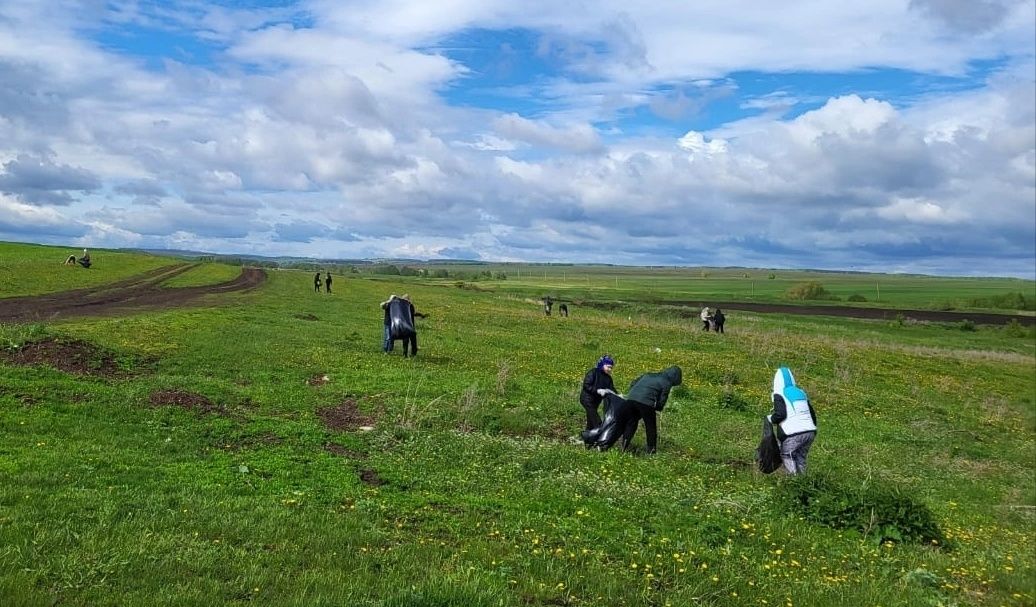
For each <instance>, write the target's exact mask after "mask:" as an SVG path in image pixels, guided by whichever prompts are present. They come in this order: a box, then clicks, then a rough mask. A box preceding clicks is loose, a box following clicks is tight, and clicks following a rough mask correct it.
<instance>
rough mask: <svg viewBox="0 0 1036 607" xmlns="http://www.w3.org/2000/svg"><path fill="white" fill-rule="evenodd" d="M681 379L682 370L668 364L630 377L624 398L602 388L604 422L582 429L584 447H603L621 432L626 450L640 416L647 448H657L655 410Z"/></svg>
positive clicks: (657, 410)
mask: <svg viewBox="0 0 1036 607" xmlns="http://www.w3.org/2000/svg"><path fill="white" fill-rule="evenodd" d="M682 382H683V371H682V370H681V369H680V367H677V366H672V367H669V368H668V369H665V370H664V371H659V372H658V373H645V374H643V375H641V376H640V377H638V378H637V379H635V380H633V383H632V384H630V389H629V393H628V394H627V395H626V397H625V398H623V397H621V396H619V395H617V394H615V393H613V392H609V391H606V390H601V391H600V392H601V393H602V394H601V395H602V396H604V397H605V398H607V399H608V405H609V406H608V407H607V408H606V412H607V413H606V414H605V419H604V422H603V423H602V424H601V425H600V427H598V428H596V429H594V430H587V431H585V432H583V441H584V442H585V443H586V445H587V446H588V447H597V448H598V449H599V450H600V451H607V450H608V449H610V448H611V447H612V445H614V444H615V443H616V441H618V440H619V436H620V435H621V436H622V449H623V450H624V451H627V450H629V446H630V441H632V440H633V435H634V434H636V432H637V426H638V425H640V420H644V432H645V434H646V435H647V452H648V453H654V452H655V451H656V450H657V449H658V422H657V414H658V412H660V411H662V409H664V408H665V405H666V402H667V401H668V400H669V391H670V390H672V389H673V387H674V386H679V385H680V384H681V383H682Z"/></svg>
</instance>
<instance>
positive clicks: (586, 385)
mask: <svg viewBox="0 0 1036 607" xmlns="http://www.w3.org/2000/svg"><path fill="white" fill-rule="evenodd" d="M614 367H615V360H614V359H613V358H612V357H611V356H609V355H607V354H605V355H604V356H602V357H601V358H599V359H597V364H596V365H595V366H594V368H593V369H590V370H589V371H587V372H586V376H585V377H583V388H582V390H580V391H579V404H580V405H583V409H585V410H586V429H587V430H593V429H594V428H596V427H598V426H600V425H601V416H600V415H598V413H597V407H599V406H601V401H602V400H604V396H603V395H602V394H601V393H600V391H601V390H606V391H608V392H615V382H614V381H612V368H614Z"/></svg>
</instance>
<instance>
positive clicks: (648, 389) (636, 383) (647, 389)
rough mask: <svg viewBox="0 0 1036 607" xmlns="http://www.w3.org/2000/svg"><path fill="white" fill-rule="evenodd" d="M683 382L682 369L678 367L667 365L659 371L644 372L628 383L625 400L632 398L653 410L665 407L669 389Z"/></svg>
mask: <svg viewBox="0 0 1036 607" xmlns="http://www.w3.org/2000/svg"><path fill="white" fill-rule="evenodd" d="M681 382H683V371H681V370H680V367H677V366H673V367H669V368H668V369H666V370H665V371H662V372H660V373H645V374H643V375H641V376H640V377H638V378H637V379H635V380H633V383H632V384H630V389H629V393H628V394H627V395H626V400H632V401H634V402H638V403H640V404H642V405H647V406H648V407H651V408H652V409H654V410H655V411H661V410H662V409H664V408H665V404H666V401H668V400H669V391H670V390H672V389H673V386H679V385H680V383H681Z"/></svg>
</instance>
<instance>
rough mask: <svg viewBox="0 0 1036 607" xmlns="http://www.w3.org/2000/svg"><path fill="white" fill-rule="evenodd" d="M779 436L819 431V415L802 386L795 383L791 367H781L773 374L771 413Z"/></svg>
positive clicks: (784, 437)
mask: <svg viewBox="0 0 1036 607" xmlns="http://www.w3.org/2000/svg"><path fill="white" fill-rule="evenodd" d="M770 422H771V423H772V424H773V429H774V433H775V434H776V435H777V438H778V439H780V440H782V441H783V440H784V439H786V438H788V437H789V436H795V435H796V434H804V433H806V432H816V431H817V415H816V412H815V411H814V410H813V407H812V406H811V405H810V403H809V397H808V396H806V393H805V392H804V391H803V390H802V388H800V387H798V386H797V385H795V376H793V375H792V374H791V369H789V368H787V367H781V368H779V369H777V372H776V373H775V374H774V376H773V413H772V414H770Z"/></svg>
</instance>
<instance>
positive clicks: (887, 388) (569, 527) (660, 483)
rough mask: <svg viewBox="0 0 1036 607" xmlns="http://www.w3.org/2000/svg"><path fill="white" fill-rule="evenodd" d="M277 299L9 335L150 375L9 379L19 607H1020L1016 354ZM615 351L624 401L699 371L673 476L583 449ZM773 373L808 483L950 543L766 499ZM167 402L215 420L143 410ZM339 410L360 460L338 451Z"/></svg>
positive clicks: (7, 333) (1023, 530)
mask: <svg viewBox="0 0 1036 607" xmlns="http://www.w3.org/2000/svg"><path fill="white" fill-rule="evenodd" d="M163 261H164V260H163ZM141 263H142V264H143V262H141ZM195 271H197V272H199V274H197V275H196V276H205V277H207V278H206V280H208V279H210V278H211V279H212V280H216V278H217V277H218V276H219V275H220V272H223V270H221V269H217V268H212V269H203V268H199V269H198V270H193V271H192V272H191V273H193V272H195ZM269 275H270V280H269V282H268V283H267V284H266V285H264V286H263V287H262V288H261V289H259V290H256V291H252V292H248V293H243V294H230V295H227V296H225V297H223V298H222V299H221V301H222V302H223V303H224V304H225V305H223V306H221V307H214V308H189V309H183V310H174V311H167V312H151V313H147V314H140V315H135V316H127V317H122V318H103V319H96V318H94V319H81V320H68V321H64V322H62V323H55V324H52V325H46V326H43V325H31V326H4V327H0V347H5V345H6V346H7V347H9V345H10V344H18V343H23V342H25V341H31V340H34V339H39V338H40V337H41V336H46V335H49V336H63V337H69V338H76V339H80V340H85V341H86V342H88V343H91V344H94V345H96V346H97V347H99V348H103V349H105V350H109V351H112V352H114V353H116V354H117V357H116V358H117V360H119V361H120V364H122V365H124V366H125V367H126V368H127V370H130V371H133V373H128V374H125V375H124V376H120V377H118V378H103V377H89V376H86V377H84V376H76V375H71V374H66V373H62V372H59V371H56V370H54V369H51V368H47V367H15V366H4V365H0V412H2V414H0V479H3V482H0V596H2V597H4V601H3V603H4V604H5V605H52V604H62V605H120V606H121V605H156V604H157V605H191V604H196V605H211V604H229V605H234V604H245V603H259V604H266V605H343V604H350V605H371V606H374V605H383V606H388V605H399V606H403V605H408V606H409V605H428V606H431V605H435V606H442V605H457V606H469V605H474V606H478V605H487V606H488V605H494V606H499V605H505V606H511V605H514V606H522V605H631V606H632V605H659V606H662V605H667V604H668V605H673V606H682V605H693V604H703V605H717V606H719V605H723V606H726V605H729V606H735V605H778V604H779V605H785V604H786V603H789V602H790V603H791V604H793V605H885V606H892V605H1002V604H1003V605H1029V604H1032V602H1033V600H1034V592H1033V587H1034V584H1036V571H1034V566H1036V563H1034V562H1033V557H1032V555H1033V553H1034V549H1036V533H1034V525H1033V523H1034V516H1036V513H1034V510H1036V481H1034V475H1033V469H1034V468H1033V467H1034V464H1033V462H1034V461H1036V440H1034V439H1036V432H1034V424H1036V374H1034V364H1036V359H1034V355H1036V343H1034V338H1033V337H1032V335H1031V334H1030V333H1025V334H1021V335H1011V334H1009V333H1008V332H1007V331H1005V330H1004V329H1000V328H989V327H979V328H978V330H976V331H960V330H955V329H953V328H947V327H944V326H937V325H906V326H903V327H898V326H890V324H889V323H877V322H865V321H852V320H834V319H830V318H825V319H820V318H804V317H781V316H767V315H752V314H740V313H739V314H736V315H734V316H732V317H731V319H730V321H729V324H728V330H729V333H728V334H726V335H716V334H711V333H702V332H700V331H699V330H698V327H697V323H695V322H690V321H688V320H685V319H681V318H679V317H678V316H676V315H674V314H672V313H671V312H670V311H667V310H666V309H664V308H663V309H653V308H650V307H647V306H645V307H644V308H643V309H642V310H641V311H640V312H638V313H636V314H627V313H625V312H624V313H622V314H618V313H612V312H607V311H598V310H592V309H587V308H577V309H575V310H574V315H573V316H572V317H570V318H568V319H562V318H557V317H552V318H546V317H544V316H543V314H542V311H541V310H540V308H539V307H538V306H537V305H536V303H535V302H534V301H529V300H526V299H524V298H523V297H522V296H520V295H515V296H507V295H506V294H501V293H492V292H485V293H484V292H478V291H472V290H469V289H459V288H455V287H453V286H434V285H430V284H427V283H421V282H415V281H409V282H393V281H384V280H369V279H364V278H356V277H351V276H348V275H347V276H343V277H339V276H337V275H336V277H335V278H336V280H335V293H334V294H333V295H330V296H329V295H326V294H316V293H312V284H311V279H312V276H311V273H309V272H303V271H299V272H294V271H280V272H270V273H269ZM189 276H190V273H189V274H188V275H186V277H189ZM505 282H507V281H505ZM403 291H408V292H409V293H410V294H411V296H412V297H413V300H414V302H415V304H416V306H417V309H418V311H419V312H425V313H427V314H428V315H429V316H428V317H427V318H425V319H419V321H418V325H419V331H420V346H421V351H420V353H419V355H418V357H417V358H416V359H413V360H407V359H403V358H402V357H401V356H400V355H399V353H398V351H397V352H396V353H395V354H393V355H385V354H383V353H381V352H380V351H379V341H380V334H381V311H380V309H379V307H378V303H379V302H380V301H382V300H383V299H384V297H385V296H386V295H387V294H388V293H390V292H396V293H400V292H403ZM313 317H315V318H316V320H311V318H313ZM307 318H308V319H310V320H307ZM656 349H657V350H658V351H656ZM603 352H610V353H611V354H613V355H614V356H615V357H616V359H617V361H618V364H617V366H616V370H615V374H616V384H617V385H618V386H619V387H620V389H623V390H625V389H626V387H627V386H628V383H629V381H630V380H631V379H633V378H634V377H636V376H637V375H638V374H640V373H641V372H644V371H649V370H657V369H659V368H662V367H665V366H668V365H671V364H679V365H681V366H682V367H683V369H684V376H685V378H686V387H685V388H682V389H679V390H677V391H676V392H675V393H674V396H673V398H672V400H671V403H670V405H669V407H667V408H666V411H665V412H664V413H662V414H661V417H660V435H661V441H660V446H659V453H658V454H657V455H656V456H652V457H646V456H640V455H632V454H622V453H619V452H615V451H613V452H608V453H597V452H589V451H586V450H585V449H583V448H582V446H581V445H579V444H575V443H573V442H572V441H571V440H570V439H571V437H573V436H574V435H576V433H577V432H578V430H579V429H580V427H581V426H582V423H583V419H582V417H583V416H582V409H581V408H580V407H579V405H578V403H577V388H578V382H579V379H580V378H581V377H582V373H583V372H585V370H586V369H587V368H588V367H589V366H590V365H591V364H592V363H593V362H594V360H596V358H597V357H598V356H599V355H600V354H601V353H603ZM778 365H788V366H790V367H791V368H792V369H793V370H794V371H795V374H796V376H797V378H798V379H799V381H800V383H801V384H802V385H803V386H804V387H805V388H806V389H807V391H808V392H809V393H810V395H811V397H812V400H813V401H814V403H815V405H816V406H817V408H818V411H819V415H820V422H821V432H820V435H819V438H818V439H817V443H816V446H815V448H814V451H813V453H812V454H811V456H810V466H811V473H813V474H815V475H817V477H818V478H824V479H828V480H830V481H831V483H832V484H834V485H837V486H838V487H840V489H839V490H844V491H845V493H844V495H845V496H849V497H847V498H846V499H850V500H851V499H861V498H858V497H853V496H858V495H872V494H874V495H880V494H882V491H884V490H886V489H888V490H898V491H902V492H904V493H905V494H907V495H909V496H910V498H911V499H912V500H916V502H917V503H918V504H921V505H923V506H924V507H925V508H927V509H929V510H930V512H931V514H932V516H933V517H934V520H935V522H936V523H937V524H938V525H939V527H940V529H941V531H942V533H943V534H944V535H945V538H946V541H947V542H948V545H945V546H944V545H938V546H936V545H931V544H927V545H926V544H923V543H917V542H900V543H890V542H884V543H883V542H881V536H882V534H881V533H879V532H878V531H876V530H874V529H866V528H865V529H857V528H853V527H849V528H837V527H834V526H828V525H825V524H821V523H819V522H816V521H817V520H821V519H819V518H816V517H813V518H811V517H810V516H807V515H808V514H809V513H808V512H807V513H806V514H803V513H802V512H799V511H795V510H793V509H790V508H788V507H787V505H786V502H785V498H784V497H783V496H784V495H785V494H787V492H788V491H787V490H788V486H787V485H788V479H785V478H781V477H778V476H774V477H767V476H762V475H759V474H757V473H754V472H753V471H752V469H751V467H750V466H749V465H747V464H748V463H749V462H750V461H751V453H752V449H753V448H754V446H755V442H756V441H757V434H758V426H759V416H761V415H762V414H764V413H765V412H766V410H767V408H768V407H767V398H768V394H769V384H770V381H771V378H772V374H773V370H774V368H775V367H776V366H778ZM325 374H326V375H327V377H328V382H327V383H324V384H322V385H311V384H310V383H308V382H307V380H309V379H311V378H313V377H315V376H322V375H325ZM162 389H179V390H185V391H190V392H193V393H197V394H200V395H204V396H205V397H207V398H208V399H209V400H211V401H212V402H213V403H216V404H217V405H219V406H220V407H222V409H223V411H222V412H221V413H208V414H204V413H198V412H191V411H185V410H182V409H179V408H175V407H156V406H152V405H151V404H150V403H149V396H150V394H151V393H152V392H154V391H156V390H162ZM730 394H734V395H736V399H731V398H730V397H729V396H728V395H730ZM347 400H354V401H356V402H357V403H358V406H359V409H360V410H361V411H362V412H363V413H364V414H366V415H369V416H370V417H371V418H373V419H374V420H375V421H374V426H375V429H374V430H372V431H370V432H363V431H358V430H354V431H349V432H336V431H332V430H330V429H328V428H326V427H325V426H324V425H323V424H322V422H321V419H320V417H319V416H318V415H317V411H319V410H320V409H322V408H325V407H330V406H336V405H339V404H341V403H343V402H344V401H347ZM731 402H733V403H735V404H738V406H737V407H732V406H728V405H729V404H730V403H731ZM634 444H635V445H637V446H642V445H643V431H642V430H641V432H640V433H639V434H638V436H637V438H636V439H635V440H634ZM329 445H330V446H329ZM332 451H337V452H338V453H342V454H337V453H333V452H332ZM361 474H366V477H367V478H368V479H371V478H373V477H372V475H376V477H377V478H378V479H380V481H381V484H371V483H368V482H365V481H364V480H362V479H361ZM840 495H843V494H836V495H834V497H838V496H840ZM909 514H911V513H909V512H906V513H904V514H903V516H907V515H909ZM764 601H765V602H764Z"/></svg>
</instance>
